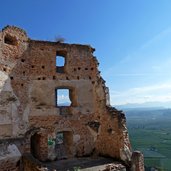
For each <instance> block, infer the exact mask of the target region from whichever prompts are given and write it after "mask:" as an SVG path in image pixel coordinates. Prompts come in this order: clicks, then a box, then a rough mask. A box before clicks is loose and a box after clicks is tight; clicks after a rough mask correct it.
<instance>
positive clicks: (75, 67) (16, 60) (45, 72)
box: [0, 26, 131, 164]
mask: <svg viewBox="0 0 171 171" xmlns="http://www.w3.org/2000/svg"><path fill="white" fill-rule="evenodd" d="M93 52H94V49H93V48H91V47H90V46H87V45H76V44H66V43H60V42H46V41H35V40H30V39H29V38H28V37H27V35H26V33H25V32H24V31H23V30H21V29H19V28H16V27H11V26H8V27H6V28H4V29H3V30H2V31H1V32H0V97H1V98H0V129H1V130H2V131H1V132H0V139H4V138H18V137H24V139H25V143H24V147H23V148H22V150H21V153H24V152H30V153H33V155H34V156H35V157H37V158H38V159H39V160H42V161H45V160H47V159H49V160H54V159H55V158H56V157H57V156H55V145H51V146H49V145H48V143H47V142H48V140H49V139H50V140H51V139H52V140H54V139H56V136H57V133H59V132H63V133H64V134H63V136H64V140H65V139H66V142H65V143H64V145H63V146H64V147H65V150H66V153H67V158H69V157H77V156H86V155H103V156H110V157H114V158H117V159H121V160H123V161H125V162H126V163H127V164H128V163H129V162H130V160H131V150H130V142H129V138H128V132H127V128H126V121H125V116H124V114H123V113H122V112H119V111H117V110H116V109H115V108H112V107H111V106H110V103H109V92H108V88H107V87H106V86H105V82H104V80H103V79H102V78H101V76H100V72H99V71H98V62H97V60H96V58H95V57H94V56H93ZM57 54H59V55H61V56H63V57H64V58H65V65H64V67H63V68H60V67H58V68H57V67H56V55H57ZM61 88H67V89H69V91H70V98H71V101H72V103H71V105H70V106H69V107H59V106H57V105H56V100H55V99H56V91H55V90H56V89H61ZM33 136H34V138H32V137H33ZM35 139H37V141H36V142H38V143H37V144H36V143H35V141H34V140H35ZM33 149H35V150H33ZM35 151H36V152H35Z"/></svg>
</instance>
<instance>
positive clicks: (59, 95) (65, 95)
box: [56, 89, 71, 106]
mask: <svg viewBox="0 0 171 171" xmlns="http://www.w3.org/2000/svg"><path fill="white" fill-rule="evenodd" d="M70 105H71V100H70V90H69V89H56V106H70Z"/></svg>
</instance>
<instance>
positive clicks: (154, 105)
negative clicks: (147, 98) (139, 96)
mask: <svg viewBox="0 0 171 171" xmlns="http://www.w3.org/2000/svg"><path fill="white" fill-rule="evenodd" d="M114 107H116V108H117V109H121V110H125V109H133V108H137V109H143V108H148V109H165V108H171V101H167V102H145V103H127V104H125V105H116V106H115V105H114Z"/></svg>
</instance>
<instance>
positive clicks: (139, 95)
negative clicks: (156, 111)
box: [110, 83, 171, 105]
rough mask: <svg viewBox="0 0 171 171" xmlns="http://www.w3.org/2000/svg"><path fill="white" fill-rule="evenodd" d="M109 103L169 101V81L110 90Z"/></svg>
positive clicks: (170, 95)
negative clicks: (123, 89) (121, 89)
mask: <svg viewBox="0 0 171 171" xmlns="http://www.w3.org/2000/svg"><path fill="white" fill-rule="evenodd" d="M110 97H111V104H112V105H121V104H127V103H145V102H153V101H158V102H167V101H171V83H163V84H158V85H150V86H145V87H137V88H131V89H128V90H126V91H122V92H116V91H111V92H110Z"/></svg>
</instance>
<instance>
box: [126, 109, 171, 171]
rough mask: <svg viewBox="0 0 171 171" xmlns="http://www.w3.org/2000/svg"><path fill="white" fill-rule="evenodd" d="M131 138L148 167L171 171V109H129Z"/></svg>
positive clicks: (135, 148) (134, 147)
mask: <svg viewBox="0 0 171 171" xmlns="http://www.w3.org/2000/svg"><path fill="white" fill-rule="evenodd" d="M124 112H125V113H126V117H127V126H128V129H129V136H130V140H131V143H132V148H133V149H134V150H141V151H142V152H143V154H144V157H145V165H146V166H147V167H156V168H158V169H159V170H162V171H171V109H129V110H128V109H127V110H124Z"/></svg>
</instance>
